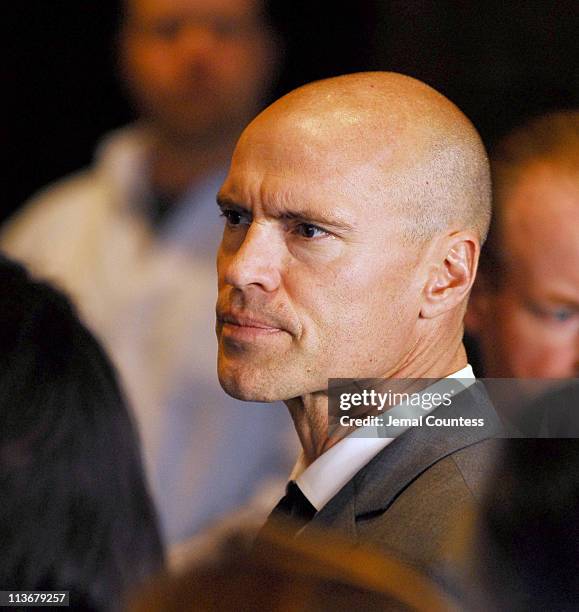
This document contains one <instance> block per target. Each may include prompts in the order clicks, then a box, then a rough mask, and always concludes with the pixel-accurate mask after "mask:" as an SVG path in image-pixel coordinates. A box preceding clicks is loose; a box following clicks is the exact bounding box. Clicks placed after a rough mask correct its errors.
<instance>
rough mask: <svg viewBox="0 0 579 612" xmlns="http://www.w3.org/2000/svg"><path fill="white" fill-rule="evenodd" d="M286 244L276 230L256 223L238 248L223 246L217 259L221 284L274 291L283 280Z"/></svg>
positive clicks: (238, 287)
mask: <svg viewBox="0 0 579 612" xmlns="http://www.w3.org/2000/svg"><path fill="white" fill-rule="evenodd" d="M283 259H284V244H283V240H281V238H280V237H279V236H278V235H277V233H276V231H275V228H272V227H268V226H267V224H260V223H257V222H255V221H254V222H253V223H252V224H251V225H250V226H249V229H248V230H247V233H246V234H245V236H244V238H243V240H242V242H241V243H240V244H239V246H238V247H237V248H233V249H231V248H228V246H227V244H226V239H224V242H222V244H221V248H220V249H219V255H218V259H217V266H218V271H219V279H220V283H224V284H226V285H230V286H232V287H235V288H237V289H247V288H249V287H254V288H260V289H262V290H263V291H266V292H272V291H275V290H276V289H277V288H278V287H279V285H280V283H281V278H282V265H283Z"/></svg>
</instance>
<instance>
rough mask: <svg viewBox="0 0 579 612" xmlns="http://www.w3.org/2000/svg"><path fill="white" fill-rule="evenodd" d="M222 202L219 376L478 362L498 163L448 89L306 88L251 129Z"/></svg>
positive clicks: (286, 393) (257, 381)
mask: <svg viewBox="0 0 579 612" xmlns="http://www.w3.org/2000/svg"><path fill="white" fill-rule="evenodd" d="M218 203H219V206H220V207H221V210H222V213H223V216H224V217H225V219H226V224H225V229H224V233H223V240H222V242H221V246H220V249H219V255H218V270H219V299H218V303H217V335H218V337H219V376H220V380H221V382H222V385H223V387H224V388H225V389H226V390H227V391H228V392H229V393H231V394H232V395H234V396H236V397H240V398H242V399H254V400H260V401H271V400H275V399H291V398H294V397H296V396H297V395H302V394H308V393H315V392H319V391H321V392H322V393H323V392H324V389H326V388H327V383H328V378H381V377H386V378H390V377H414V378H420V377H422V378H427V377H435V378H436V377H438V376H445V375H447V374H449V373H451V372H455V371H457V370H459V369H460V368H461V367H462V366H464V365H465V363H466V357H465V354H464V349H463V347H462V335H463V334H462V318H463V316H464V310H465V306H466V300H467V297H468V294H469V291H470V288H471V286H472V282H473V279H474V274H475V271H476V266H477V261H478V253H479V250H480V242H481V238H482V236H484V234H485V232H486V227H487V224H488V216H489V180H488V168H487V161H486V156H485V152H484V149H483V147H482V145H481V143H480V140H479V138H478V136H477V134H476V132H475V130H474V129H473V127H472V126H471V124H470V123H469V122H468V120H467V119H466V118H465V117H464V115H462V114H461V113H460V111H459V110H458V109H457V108H456V107H455V106H453V105H452V104H451V103H450V102H449V101H448V100H446V99H445V98H444V97H443V96H441V95H440V94H438V93H436V92H435V91H433V90H432V89H430V88H429V87H427V86H426V85H424V84H422V83H419V82H418V81H415V80H413V79H411V78H408V77H403V76H401V75H397V74H389V73H368V74H354V75H349V76H344V77H339V78H334V79H328V80H326V81H320V82H318V83H313V84H311V85H308V86H306V87H302V88H300V89H298V90H296V91H294V92H292V93H290V94H288V95H287V96H285V97H283V98H281V99H280V100H279V101H277V102H276V103H275V104H273V105H272V106H270V107H269V108H268V109H266V110H265V111H264V112H263V113H261V114H260V115H259V116H258V117H257V118H256V119H255V120H254V121H253V122H252V123H251V124H250V125H249V126H248V127H247V128H246V130H245V131H244V133H243V134H242V136H241V138H240V140H239V142H238V145H237V147H236V150H235V153H234V155H233V160H232V163H231V168H230V170H229V174H228V176H227V178H226V180H225V182H224V184H223V186H222V188H221V190H220V193H219V195H218Z"/></svg>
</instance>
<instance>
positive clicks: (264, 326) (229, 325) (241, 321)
mask: <svg viewBox="0 0 579 612" xmlns="http://www.w3.org/2000/svg"><path fill="white" fill-rule="evenodd" d="M217 321H218V322H219V323H220V324H221V327H222V330H224V331H226V332H227V333H230V334H234V335H240V334H241V335H252V334H253V335H263V334H274V333H277V332H282V331H284V329H283V328H282V327H280V326H279V324H277V323H274V322H272V321H267V320H264V319H258V318H255V317H250V316H245V315H234V314H232V313H223V314H218V315H217Z"/></svg>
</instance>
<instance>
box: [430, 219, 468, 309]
mask: <svg viewBox="0 0 579 612" xmlns="http://www.w3.org/2000/svg"><path fill="white" fill-rule="evenodd" d="M437 252H438V254H439V255H438V263H437V264H436V265H434V266H433V267H432V268H431V270H430V273H429V276H428V279H427V281H426V284H425V286H424V290H423V301H422V308H421V309H420V315H421V316H422V317H423V318H425V319H432V318H434V317H437V316H439V315H441V314H443V313H445V312H448V311H449V310H452V309H453V308H455V307H457V306H459V305H460V304H462V303H464V302H465V301H466V299H467V298H468V294H469V291H470V290H471V287H472V285H473V282H474V278H475V275H476V268H477V265H478V258H479V254H480V242H479V240H478V238H477V237H476V235H475V234H474V233H473V232H469V231H463V232H456V233H454V234H452V235H450V236H446V237H445V238H444V240H443V241H442V243H441V244H440V248H438V249H437Z"/></svg>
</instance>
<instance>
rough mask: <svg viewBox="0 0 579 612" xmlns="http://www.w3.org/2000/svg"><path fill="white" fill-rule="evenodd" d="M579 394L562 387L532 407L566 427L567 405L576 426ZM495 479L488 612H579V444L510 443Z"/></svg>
mask: <svg viewBox="0 0 579 612" xmlns="http://www.w3.org/2000/svg"><path fill="white" fill-rule="evenodd" d="M578 391H579V387H578V386H577V383H575V385H571V386H568V387H563V388H560V389H557V390H556V391H554V392H551V393H549V394H547V395H545V396H544V397H542V398H541V399H540V400H538V401H536V402H534V403H533V405H532V406H531V407H530V409H531V410H533V409H536V408H543V410H544V411H545V412H550V411H551V410H552V409H554V410H555V412H556V414H555V415H554V416H555V417H556V419H555V423H556V424H557V426H558V427H559V426H561V425H562V420H561V416H562V415H563V413H562V412H561V408H562V407H563V406H564V407H565V409H566V412H567V414H569V415H572V419H571V420H570V421H569V424H570V425H571V426H574V421H575V422H576V417H575V416H574V413H575V414H576V411H577V408H578V407H579V406H578V405H577V403H576V402H577V398H579V392H578ZM575 431H576V430H575ZM494 476H495V477H494V479H493V480H491V481H490V482H489V485H490V486H489V490H488V492H487V495H486V497H485V499H484V502H483V505H482V512H481V517H480V520H479V525H478V533H477V541H476V553H475V555H476V559H477V562H476V569H475V575H476V577H477V578H478V580H479V581H480V582H481V583H482V592H483V594H484V595H483V599H484V604H485V606H486V607H484V606H483V609H493V610H506V609H508V610H512V611H513V612H515V611H519V610H520V611H526V610H557V611H558V612H566V611H569V612H571V610H577V606H578V602H579V573H578V572H577V564H578V560H579V439H557V438H552V439H523V440H522V439H512V440H506V441H505V446H504V451H503V454H502V456H501V457H500V460H499V462H498V464H497V469H496V472H495V475H494Z"/></svg>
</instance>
